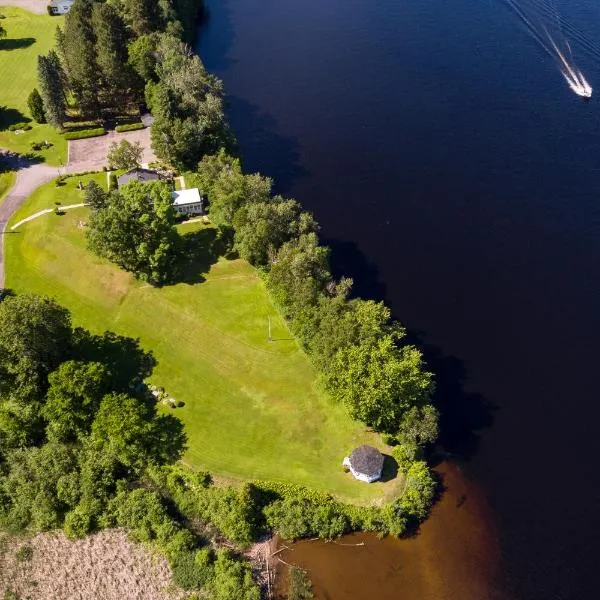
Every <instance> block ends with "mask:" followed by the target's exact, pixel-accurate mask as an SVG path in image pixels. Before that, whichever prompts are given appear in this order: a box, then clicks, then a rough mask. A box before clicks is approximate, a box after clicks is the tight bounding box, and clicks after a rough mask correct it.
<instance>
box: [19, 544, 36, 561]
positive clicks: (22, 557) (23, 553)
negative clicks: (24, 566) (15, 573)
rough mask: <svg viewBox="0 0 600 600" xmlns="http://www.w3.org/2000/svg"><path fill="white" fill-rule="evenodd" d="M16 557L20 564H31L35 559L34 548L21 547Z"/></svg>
mask: <svg viewBox="0 0 600 600" xmlns="http://www.w3.org/2000/svg"><path fill="white" fill-rule="evenodd" d="M15 557H16V559H17V561H18V562H29V561H30V560H31V559H32V557H33V548H32V547H31V546H21V547H20V548H19V549H18V550H17V553H16V554H15Z"/></svg>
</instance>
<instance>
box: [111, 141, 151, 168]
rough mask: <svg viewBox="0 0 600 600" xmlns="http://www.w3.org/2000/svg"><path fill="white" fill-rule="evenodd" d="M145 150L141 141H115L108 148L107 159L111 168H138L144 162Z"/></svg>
mask: <svg viewBox="0 0 600 600" xmlns="http://www.w3.org/2000/svg"><path fill="white" fill-rule="evenodd" d="M143 154H144V150H143V148H142V145H141V144H140V143H139V142H135V143H133V144H132V143H131V142H128V141H127V140H121V141H120V142H113V143H112V144H111V145H110V148H109V149H108V155H107V157H106V158H107V160H108V164H109V165H110V168H111V169H126V170H128V171H129V170H130V169H136V168H137V167H139V166H140V163H141V162H142V155H143Z"/></svg>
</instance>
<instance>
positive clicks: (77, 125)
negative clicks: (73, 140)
mask: <svg viewBox="0 0 600 600" xmlns="http://www.w3.org/2000/svg"><path fill="white" fill-rule="evenodd" d="M96 127H102V121H100V120H98V119H95V120H91V121H67V122H66V123H64V124H63V128H64V129H70V130H72V131H75V130H80V129H95V128H96Z"/></svg>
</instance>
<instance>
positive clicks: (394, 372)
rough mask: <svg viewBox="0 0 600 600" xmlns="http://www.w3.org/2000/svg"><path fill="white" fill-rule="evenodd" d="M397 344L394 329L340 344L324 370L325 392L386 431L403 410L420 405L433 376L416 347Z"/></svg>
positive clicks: (395, 427)
mask: <svg viewBox="0 0 600 600" xmlns="http://www.w3.org/2000/svg"><path fill="white" fill-rule="evenodd" d="M398 343H399V336H398V335H397V334H387V335H384V336H383V337H381V338H380V339H378V340H376V341H375V342H367V343H358V344H355V345H352V346H349V347H344V348H340V349H339V350H338V351H337V352H336V354H335V355H334V357H333V359H332V362H331V368H330V369H329V370H328V371H327V373H326V374H325V375H324V379H325V383H326V386H327V389H328V390H329V392H330V393H331V395H332V396H333V397H334V398H335V399H336V400H338V401H341V402H344V404H346V406H347V407H348V410H349V411H350V414H351V415H352V416H353V417H354V418H356V419H360V420H361V421H363V423H366V424H367V425H370V426H372V427H374V428H375V429H376V430H378V431H384V432H386V433H392V434H393V433H396V431H398V427H399V425H400V421H401V419H402V416H403V415H404V413H405V412H406V411H407V410H409V409H410V408H411V407H413V406H422V405H424V404H426V403H427V402H428V400H429V398H430V397H431V394H432V392H433V375H432V374H431V373H430V372H428V371H426V370H425V367H424V364H423V357H422V355H421V352H420V351H419V350H418V349H417V348H415V347H414V346H409V345H408V346H401V347H399V346H398Z"/></svg>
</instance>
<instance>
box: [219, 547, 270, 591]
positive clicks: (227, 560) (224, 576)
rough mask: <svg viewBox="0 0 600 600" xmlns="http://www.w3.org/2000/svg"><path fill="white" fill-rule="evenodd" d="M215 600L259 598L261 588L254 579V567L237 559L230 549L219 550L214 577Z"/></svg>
mask: <svg viewBox="0 0 600 600" xmlns="http://www.w3.org/2000/svg"><path fill="white" fill-rule="evenodd" d="M214 599H215V600H259V599H260V590H259V589H258V587H257V585H256V584H255V583H254V581H253V579H252V569H251V568H250V565H249V564H248V563H246V562H242V561H239V560H236V559H235V558H234V557H233V556H232V555H231V553H230V552H229V551H228V550H225V549H220V550H218V551H217V560H216V561H215V578H214Z"/></svg>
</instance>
